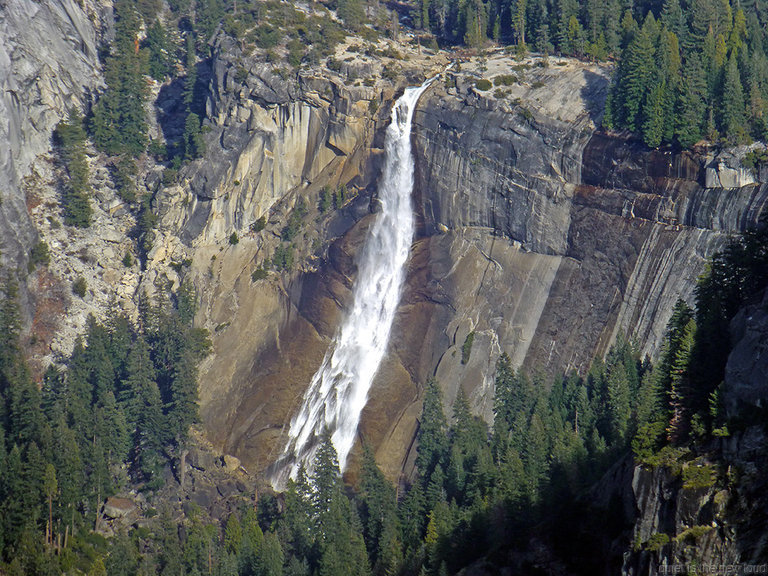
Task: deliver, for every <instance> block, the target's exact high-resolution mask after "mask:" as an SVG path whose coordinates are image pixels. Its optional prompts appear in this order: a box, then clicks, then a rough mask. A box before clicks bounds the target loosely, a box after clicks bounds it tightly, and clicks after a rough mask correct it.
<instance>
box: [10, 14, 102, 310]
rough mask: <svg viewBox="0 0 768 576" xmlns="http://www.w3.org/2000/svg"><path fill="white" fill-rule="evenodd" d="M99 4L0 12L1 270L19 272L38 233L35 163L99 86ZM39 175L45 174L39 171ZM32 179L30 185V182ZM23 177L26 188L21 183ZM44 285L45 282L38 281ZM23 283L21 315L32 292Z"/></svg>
mask: <svg viewBox="0 0 768 576" xmlns="http://www.w3.org/2000/svg"><path fill="white" fill-rule="evenodd" d="M101 10H102V7H101V3H98V2H95V1H90V0H87V1H84V2H83V1H81V2H76V1H75V0H60V1H54V0H42V1H33V0H18V1H16V0H14V1H12V2H2V7H1V9H0V141H2V142H3V143H4V145H3V146H2V147H0V181H1V182H2V187H1V188H0V254H1V255H0V266H2V267H4V268H7V269H11V270H21V271H25V270H26V265H27V262H28V254H29V250H30V248H31V247H32V245H33V244H34V243H35V242H36V241H37V238H38V235H37V231H36V230H35V227H34V225H33V223H32V221H31V219H30V216H29V213H28V205H29V204H30V203H31V204H34V203H35V199H34V198H30V197H29V194H30V193H31V194H32V195H33V196H34V194H35V192H36V190H35V186H36V185H37V182H35V179H34V178H35V176H34V172H35V171H36V167H35V163H36V160H37V159H38V157H39V156H40V155H41V154H43V153H44V152H47V151H48V150H50V148H51V133H52V131H53V128H54V127H55V126H56V124H57V123H58V122H59V121H60V120H61V119H62V118H63V117H65V116H66V114H67V112H68V110H70V109H72V108H78V109H80V110H82V107H83V104H84V103H85V102H86V101H87V100H88V97H89V94H90V93H92V92H93V91H94V90H95V89H96V87H98V86H99V84H100V76H99V72H98V55H97V40H96V28H97V27H98V26H99V25H100V22H101ZM41 169H44V167H43V168H41ZM30 178H31V179H30ZM25 179H27V185H26V186H25V185H24V182H25ZM43 284H45V281H43ZM25 288H26V287H25V286H24V285H22V290H21V298H22V303H23V304H24V306H23V309H24V311H25V314H26V316H27V318H26V320H27V321H30V320H31V316H32V314H33V313H34V310H35V308H36V306H35V302H30V300H29V298H30V295H32V297H33V300H34V297H35V296H34V294H35V293H37V292H38V289H39V288H40V287H39V286H30V287H29V290H27V289H25Z"/></svg>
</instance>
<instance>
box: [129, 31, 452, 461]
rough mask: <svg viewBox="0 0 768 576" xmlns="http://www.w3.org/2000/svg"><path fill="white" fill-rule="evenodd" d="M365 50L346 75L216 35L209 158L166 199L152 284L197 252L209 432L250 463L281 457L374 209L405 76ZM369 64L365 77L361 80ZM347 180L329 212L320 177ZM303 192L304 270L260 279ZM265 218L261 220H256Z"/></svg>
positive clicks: (299, 245)
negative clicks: (249, 49) (269, 58)
mask: <svg viewBox="0 0 768 576" xmlns="http://www.w3.org/2000/svg"><path fill="white" fill-rule="evenodd" d="M355 60H356V64H357V66H352V65H351V64H350V65H347V64H345V65H344V66H342V67H341V70H340V72H339V73H338V74H337V73H332V72H330V71H328V70H323V69H320V68H307V69H302V70H301V71H300V72H299V73H296V72H292V73H288V72H286V71H285V70H279V69H278V68H276V66H275V65H273V64H270V63H267V62H266V60H265V57H264V54H263V53H260V52H258V51H257V52H255V53H253V54H250V55H246V54H244V53H243V52H242V51H241V49H240V47H239V45H237V44H236V43H234V42H233V41H231V40H230V39H228V38H226V37H223V36H222V37H219V38H218V40H217V43H216V44H215V46H214V47H213V57H212V60H211V63H210V67H211V79H210V83H209V89H208V94H209V96H208V101H207V104H206V108H207V115H208V118H207V120H206V125H207V128H206V130H207V134H206V143H207V153H206V156H205V157H204V158H203V159H201V160H198V161H196V162H193V163H192V164H191V165H190V166H189V167H187V168H185V170H184V171H182V174H181V183H180V185H179V186H176V187H169V188H166V189H164V190H163V191H162V192H161V193H160V194H159V195H158V197H157V206H158V211H159V212H160V215H161V218H162V223H163V225H162V227H161V229H160V232H159V237H158V240H157V242H156V245H155V248H154V249H153V251H152V252H151V253H150V255H149V262H148V270H147V273H146V275H145V279H144V282H145V283H146V284H150V285H152V284H158V283H159V282H161V281H162V279H163V278H167V279H168V280H171V282H172V283H178V281H179V279H180V278H179V276H177V275H174V274H173V273H172V272H171V271H170V270H169V264H171V263H179V262H184V261H187V262H189V263H190V266H189V268H188V269H186V271H185V272H183V273H184V274H185V275H186V278H187V279H191V280H192V281H193V282H194V284H195V286H196V288H197V290H198V293H199V294H200V300H201V305H200V308H199V312H198V315H197V321H198V323H199V324H201V325H204V326H206V327H208V328H209V329H210V331H211V334H212V336H213V343H214V354H213V355H211V357H209V358H208V359H207V360H206V361H205V362H204V363H203V365H202V367H201V373H200V383H201V384H200V399H201V414H202V418H203V420H204V422H205V424H206V428H207V430H208V434H209V437H210V438H211V440H213V441H214V442H215V444H217V446H218V447H220V448H222V449H224V450H225V451H227V452H229V453H232V454H235V455H236V456H238V457H240V458H241V459H242V462H243V464H244V466H245V467H246V468H248V469H249V470H254V469H264V468H265V467H266V466H267V465H268V464H270V463H271V462H272V461H273V459H274V458H276V456H277V453H278V451H279V450H280V448H281V444H280V442H281V436H280V435H281V431H282V428H283V426H284V425H285V424H286V423H287V422H289V421H290V418H291V414H292V411H293V410H294V409H295V408H296V406H297V405H298V402H299V401H300V399H301V395H302V393H303V387H304V386H306V384H307V383H308V382H309V380H310V378H311V376H312V373H313V372H314V371H315V370H316V369H317V366H319V364H320V361H321V360H322V356H323V354H324V353H325V349H326V348H327V345H328V342H329V338H331V337H332V335H333V332H334V330H335V327H336V325H337V323H338V318H339V314H340V308H341V306H342V304H343V302H344V300H345V299H346V298H347V297H348V295H349V289H350V287H351V281H352V277H353V276H354V265H353V259H352V255H353V254H354V252H355V250H356V249H357V246H358V245H359V241H360V239H361V237H362V234H363V233H364V231H365V230H366V226H367V222H368V220H369V219H368V218H366V216H367V215H368V214H369V213H370V208H371V196H372V194H373V193H374V191H375V185H374V184H375V180H376V176H377V173H378V170H379V169H380V157H381V151H380V149H379V148H380V146H381V139H380V136H381V130H382V129H383V128H384V127H385V126H386V124H387V122H386V120H387V117H388V109H389V106H390V105H391V103H392V100H393V97H394V94H395V91H396V89H397V85H398V83H399V84H403V83H405V82H406V80H405V78H404V77H401V78H400V79H399V80H397V81H396V82H395V83H393V82H392V81H390V80H385V79H382V78H381V71H382V68H383V66H384V64H385V62H383V61H382V60H381V59H378V58H372V57H367V56H363V55H359V56H357V57H356V58H355ZM444 62H445V58H444V57H436V58H435V64H432V63H430V61H429V59H428V58H426V57H425V58H422V59H421V60H420V61H419V62H418V63H414V64H413V66H412V68H411V70H416V69H420V70H422V71H421V72H419V73H420V74H423V73H424V71H428V70H429V69H431V68H432V67H433V66H434V67H441V66H443V65H444ZM363 69H364V70H366V71H367V72H366V73H368V74H369V76H367V77H366V80H367V81H366V82H364V81H363V80H364V79H363V78H358V75H359V74H361V70H363ZM340 185H344V186H346V188H347V190H348V198H347V200H346V202H345V203H344V206H342V207H339V209H337V210H333V211H331V212H325V213H321V212H320V211H319V209H318V204H319V195H320V191H321V189H322V188H323V187H326V186H327V187H329V188H330V189H332V190H335V189H336V188H337V187H338V186H340ZM299 203H302V204H303V205H304V206H305V208H306V210H307V212H308V213H307V214H306V215H305V216H304V217H303V222H302V225H301V227H300V229H299V230H298V232H297V235H296V237H295V238H293V239H292V240H291V246H292V247H293V250H294V253H295V255H296V265H295V266H294V271H293V272H292V273H288V272H282V273H278V272H274V271H272V272H269V273H268V274H267V277H266V278H258V279H256V280H254V279H253V278H252V274H253V272H254V271H256V270H257V269H258V268H260V267H261V266H264V265H267V267H268V265H269V261H270V260H271V258H272V256H273V254H274V251H275V248H276V247H277V246H278V245H280V244H281V239H280V236H281V231H282V229H283V227H284V225H285V224H286V221H287V219H288V217H289V215H290V213H291V211H292V210H293V209H294V207H296V206H297V205H298V204H299ZM262 218H263V220H262V222H263V226H264V229H263V230H260V227H261V226H262V224H260V225H259V226H257V227H254V226H253V224H254V223H256V222H257V221H258V220H260V219H262ZM356 223H358V224H357V225H356V226H355V224H356ZM233 232H235V233H236V234H237V241H236V243H232V242H230V237H231V236H232V233H233ZM342 237H343V238H342ZM284 245H285V246H287V245H288V244H287V243H285V244H284Z"/></svg>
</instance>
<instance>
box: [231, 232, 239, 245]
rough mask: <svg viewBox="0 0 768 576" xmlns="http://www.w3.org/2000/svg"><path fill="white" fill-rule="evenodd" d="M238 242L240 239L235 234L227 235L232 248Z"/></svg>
mask: <svg viewBox="0 0 768 576" xmlns="http://www.w3.org/2000/svg"><path fill="white" fill-rule="evenodd" d="M239 242H240V237H239V236H238V235H237V232H232V234H230V235H229V243H230V244H231V245H232V246H235V245H236V244H238V243H239Z"/></svg>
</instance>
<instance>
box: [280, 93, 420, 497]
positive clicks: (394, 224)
mask: <svg viewBox="0 0 768 576" xmlns="http://www.w3.org/2000/svg"><path fill="white" fill-rule="evenodd" d="M433 80H434V78H431V79H429V80H427V81H426V82H425V83H424V84H422V85H421V86H419V87H414V88H407V89H406V90H405V93H404V94H403V95H402V96H401V97H400V98H399V99H398V100H397V102H396V103H395V106H394V108H393V110H392V119H391V121H390V125H389V127H388V128H387V133H386V139H385V150H386V161H385V165H384V171H383V174H382V177H381V181H380V182H379V200H380V202H381V211H380V212H379V213H378V214H377V215H376V220H375V221H374V223H373V225H372V226H371V231H370V236H369V237H368V238H367V240H366V242H365V245H364V246H363V248H362V250H361V252H360V255H359V257H358V275H357V284H356V285H355V287H354V296H353V298H354V301H353V305H352V309H351V310H350V311H349V312H348V314H347V316H346V317H345V319H344V321H343V322H342V323H341V327H340V328H339V330H338V332H337V333H336V337H335V338H334V341H333V343H332V344H331V346H330V348H329V349H328V351H327V352H326V354H325V358H323V363H322V365H321V366H320V369H319V370H318V371H317V372H316V373H315V375H314V376H313V377H312V382H311V383H310V385H309V388H308V389H307V392H306V393H305V394H304V401H303V402H302V405H301V409H300V410H299V412H298V413H297V414H296V416H295V417H294V418H293V420H292V421H291V427H290V430H289V431H288V435H289V440H288V443H287V445H286V447H285V450H284V451H283V453H282V455H281V456H280V458H279V460H278V461H277V462H276V463H275V464H274V466H273V467H272V470H273V473H272V484H273V485H274V486H275V487H276V488H278V489H280V488H282V486H284V484H285V482H286V481H287V479H288V477H292V478H295V477H296V473H297V472H298V469H299V466H300V464H301V463H302V462H303V463H304V465H305V466H306V468H307V470H310V469H311V465H312V458H313V456H314V453H315V451H316V449H317V445H318V440H319V437H320V435H321V434H322V433H323V431H324V430H325V429H327V430H328V431H330V432H331V434H332V435H331V440H332V441H333V445H334V447H335V448H336V452H337V453H338V457H339V467H340V468H341V470H342V471H343V470H344V468H345V466H346V463H347V456H349V452H350V450H352V446H353V444H354V442H355V435H356V434H357V425H358V422H359V421H360V413H361V412H362V410H363V408H364V407H365V404H366V402H367V400H368V391H369V389H370V387H371V383H372V382H373V378H374V376H376V371H377V370H378V369H379V364H380V363H381V360H382V358H383V357H384V353H385V352H386V348H387V343H388V342H389V333H390V330H391V328H392V321H393V320H394V317H395V311H396V309H397V304H398V302H399V301H400V293H401V291H402V286H403V281H404V279H405V263H406V261H407V260H408V253H409V251H410V247H411V243H412V241H413V229H414V223H413V208H412V206H411V192H412V190H413V158H412V156H411V121H412V119H413V111H414V108H415V107H416V103H417V102H418V100H419V97H420V96H421V94H422V93H423V92H424V91H425V90H426V89H427V88H428V87H429V85H430V84H431V82H432V81H433Z"/></svg>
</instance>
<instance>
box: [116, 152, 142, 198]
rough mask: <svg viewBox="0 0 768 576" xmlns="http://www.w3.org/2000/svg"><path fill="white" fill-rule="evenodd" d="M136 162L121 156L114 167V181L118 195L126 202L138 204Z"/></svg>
mask: <svg viewBox="0 0 768 576" xmlns="http://www.w3.org/2000/svg"><path fill="white" fill-rule="evenodd" d="M138 171H139V169H138V167H137V166H136V161H135V160H134V159H133V158H131V157H129V156H125V155H124V156H121V157H120V159H119V160H118V161H117V163H116V164H114V165H113V167H112V181H113V182H114V184H115V188H116V189H117V195H118V196H120V198H121V199H122V200H123V201H124V202H128V203H133V202H136V175H137V174H138Z"/></svg>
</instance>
